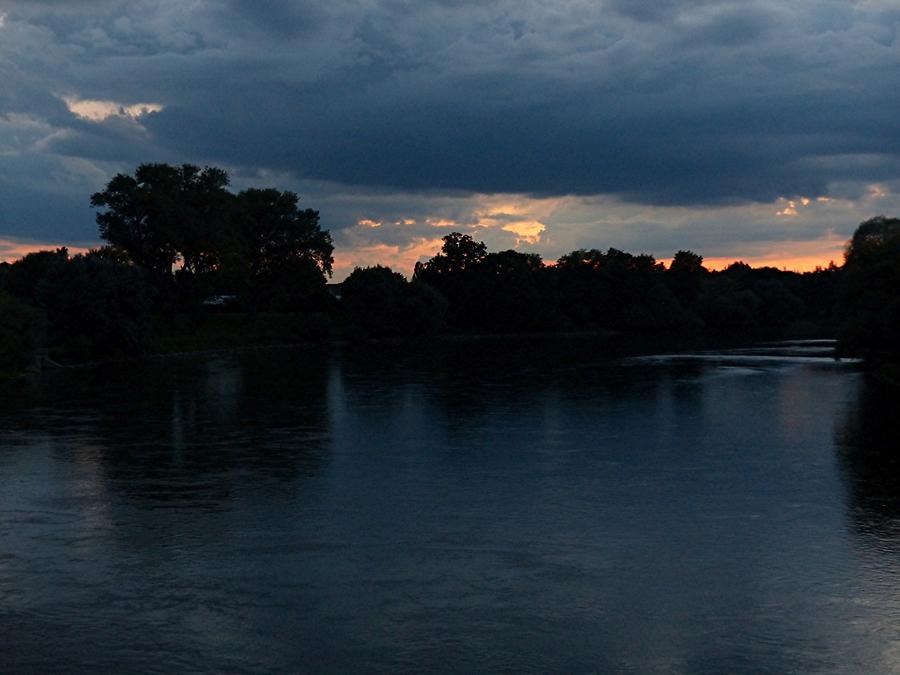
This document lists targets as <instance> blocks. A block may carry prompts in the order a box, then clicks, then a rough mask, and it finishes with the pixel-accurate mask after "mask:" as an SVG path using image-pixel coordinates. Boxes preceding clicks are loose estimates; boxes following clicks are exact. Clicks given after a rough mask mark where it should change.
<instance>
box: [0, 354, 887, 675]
mask: <svg viewBox="0 0 900 675" xmlns="http://www.w3.org/2000/svg"><path fill="white" fill-rule="evenodd" d="M602 352H603V350H602V349H599V348H597V347H596V346H592V345H590V344H589V343H584V342H582V341H577V340H576V341H549V340H517V341H473V342H458V343H453V342H451V343H448V344H446V345H443V346H441V347H432V348H427V349H426V348H402V347H382V348H369V349H366V350H354V349H349V348H345V349H343V350H340V349H335V350H323V351H320V350H302V349H282V350H270V351H261V352H250V353H243V354H226V355H208V356H203V357H196V356H195V357H184V358H168V359H159V360H148V361H144V362H139V363H126V364H113V365H105V366H100V367H96V368H91V369H79V370H71V371H61V372H51V373H47V374H45V375H44V376H43V377H42V378H41V379H40V380H39V381H36V382H31V383H28V384H27V385H23V386H20V387H18V388H17V390H16V391H9V390H7V391H6V392H4V393H3V394H2V395H0V480H2V483H0V485H2V489H0V671H2V672H8V673H13V672H17V673H18V672H41V673H46V672H54V671H72V670H81V671H93V672H117V673H125V672H160V673H171V672H173V671H178V672H184V671H190V672H197V671H216V672H222V671H227V672H310V673H323V672H334V673H348V672H381V673H413V672H465V673H476V672H536V673H537V672H541V673H543V672H566V673H579V672H585V673H588V672H635V673H723V672H746V673H765V672H770V673H785V672H821V673H838V672H867V673H876V672H879V673H880V672H900V433H898V432H900V421H898V419H900V414H898V413H900V399H898V397H897V395H896V394H892V393H891V392H890V391H888V390H885V389H882V388H880V387H879V386H878V385H876V384H874V383H872V382H870V381H869V380H868V379H867V378H866V376H864V375H863V374H862V373H861V372H859V368H858V367H857V365H856V364H853V363H847V362H836V361H834V360H833V359H831V358H830V357H829V354H828V345H827V344H823V343H807V344H797V345H765V346H761V347H759V348H756V349H745V350H730V351H729V350H725V351H720V352H703V353H694V354H677V353H676V354H668V355H661V356H652V357H630V358H612V357H609V356H605V355H604V354H603V353H602Z"/></svg>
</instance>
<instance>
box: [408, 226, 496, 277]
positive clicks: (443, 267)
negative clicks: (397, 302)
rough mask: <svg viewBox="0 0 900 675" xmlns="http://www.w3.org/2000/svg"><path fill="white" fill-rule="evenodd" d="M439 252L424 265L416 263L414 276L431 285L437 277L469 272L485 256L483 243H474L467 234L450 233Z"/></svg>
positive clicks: (485, 248)
mask: <svg viewBox="0 0 900 675" xmlns="http://www.w3.org/2000/svg"><path fill="white" fill-rule="evenodd" d="M443 242H444V243H443V245H442V246H441V252H440V253H438V254H437V255H436V256H434V257H433V258H432V259H431V260H429V261H428V262H426V263H417V264H416V269H415V274H414V276H415V277H417V278H419V279H420V280H423V281H427V282H428V283H432V282H433V281H435V280H436V278H437V277H438V276H441V275H446V274H456V273H459V272H462V271H464V270H470V269H472V268H474V267H476V266H477V265H478V264H479V263H481V262H482V261H483V260H484V259H485V257H486V256H487V246H485V244H484V242H483V241H475V240H474V239H472V237H471V236H469V235H468V234H461V233H459V232H451V233H450V234H448V235H446V236H445V237H443Z"/></svg>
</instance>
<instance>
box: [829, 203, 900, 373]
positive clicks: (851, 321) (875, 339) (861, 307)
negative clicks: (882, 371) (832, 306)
mask: <svg viewBox="0 0 900 675" xmlns="http://www.w3.org/2000/svg"><path fill="white" fill-rule="evenodd" d="M838 295H839V297H838V313H839V317H840V322H841V346H842V350H843V351H845V352H848V353H858V354H865V355H870V356H878V355H890V356H892V357H894V358H896V357H897V356H898V355H900V219H898V218H885V217H884V216H878V217H876V218H871V219H870V220H867V221H865V222H864V223H861V224H860V226H859V227H858V228H857V230H856V232H855V233H854V235H853V238H852V239H851V241H850V245H849V246H848V248H847V254H846V261H845V264H844V276H843V280H842V282H841V285H840V289H839V294H838Z"/></svg>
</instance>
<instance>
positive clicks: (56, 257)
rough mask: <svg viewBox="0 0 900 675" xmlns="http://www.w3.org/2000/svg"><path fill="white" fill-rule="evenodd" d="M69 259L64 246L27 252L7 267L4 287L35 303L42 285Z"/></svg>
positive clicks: (24, 299) (13, 293)
mask: <svg viewBox="0 0 900 675" xmlns="http://www.w3.org/2000/svg"><path fill="white" fill-rule="evenodd" d="M68 261H69V249H67V248H66V247H65V246H63V247H62V248H58V249H56V250H55V251H35V252H33V253H28V254H27V255H25V256H23V257H22V258H20V259H19V260H17V261H15V262H14V263H13V264H11V265H9V267H7V271H6V275H5V280H4V289H5V290H6V291H7V292H9V293H11V294H12V295H14V296H16V297H17V298H19V299H20V300H23V301H25V302H27V303H29V304H31V305H35V304H37V299H38V297H39V295H40V293H41V290H42V287H43V286H46V285H47V283H48V282H49V280H50V279H52V278H54V277H56V276H57V275H58V274H59V273H60V270H62V269H64V268H65V266H66V265H67V263H68Z"/></svg>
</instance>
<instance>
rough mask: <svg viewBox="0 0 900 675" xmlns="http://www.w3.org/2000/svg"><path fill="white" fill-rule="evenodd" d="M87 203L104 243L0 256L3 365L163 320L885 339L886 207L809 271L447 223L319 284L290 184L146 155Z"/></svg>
mask: <svg viewBox="0 0 900 675" xmlns="http://www.w3.org/2000/svg"><path fill="white" fill-rule="evenodd" d="M91 204H92V206H93V207H95V208H96V209H97V216H96V217H97V224H98V226H99V231H100V236H101V238H102V239H103V240H104V241H105V245H104V246H102V247H100V248H97V249H94V250H91V251H89V252H88V253H85V254H79V255H74V256H72V255H70V254H69V252H68V251H67V250H66V249H65V248H61V249H57V250H55V251H40V252H36V253H31V254H28V255H26V256H24V257H23V258H22V259H20V260H18V261H16V262H14V263H12V264H5V263H4V264H3V265H0V368H2V370H3V372H6V373H11V372H15V371H17V370H20V369H22V368H23V367H25V366H27V364H28V363H29V362H31V361H32V360H33V358H34V354H35V352H36V351H38V350H43V351H44V352H46V353H48V354H50V355H51V356H55V357H56V358H59V359H68V360H69V361H84V360H91V359H100V358H107V357H115V356H130V355H139V354H142V353H147V352H148V351H160V349H161V342H160V341H161V340H162V341H163V342H164V341H165V339H166V338H167V337H171V336H172V335H182V336H188V337H190V338H191V339H192V340H193V342H188V343H187V344H191V345H193V346H195V347H196V346H201V347H202V346H204V342H203V340H204V339H208V336H209V335H211V333H210V330H212V328H211V327H218V330H219V334H220V335H219V337H221V335H225V334H228V335H230V338H229V339H231V340H232V344H233V343H234V342H235V341H237V342H240V341H242V340H248V341H257V342H266V341H274V342H278V341H291V340H298V339H324V338H326V337H343V338H350V339H366V338H410V337H429V336H435V335H438V334H441V333H457V334H459V333H462V334H486V333H522V332H548V333H549V332H569V331H592V332H593V331H596V332H605V333H618V334H642V335H660V336H671V335H677V334H688V335H704V336H707V337H712V338H728V337H735V336H738V337H741V338H744V339H751V338H772V339H774V338H783V337H818V336H823V335H825V336H827V335H839V336H840V337H841V348H842V350H843V352H844V353H855V354H865V355H868V356H870V357H875V358H880V357H883V356H887V357H889V358H896V357H897V356H898V348H900V347H898V345H900V220H898V219H891V218H885V217H883V216H882V217H878V218H873V219H871V220H868V221H866V222H865V223H863V224H861V225H860V226H859V228H858V229H857V231H856V233H855V234H854V236H853V239H852V240H851V241H850V243H849V244H848V248H847V254H846V260H845V263H844V265H843V266H841V267H838V266H835V265H834V264H832V265H830V266H829V267H827V268H822V269H817V270H816V271H814V272H807V273H796V272H788V271H784V270H778V269H775V268H770V267H762V268H752V267H750V266H749V265H747V264H745V263H742V262H735V263H733V264H732V265H730V266H729V267H727V268H726V269H724V270H721V271H711V270H708V269H707V268H706V267H704V265H703V258H702V257H701V256H700V255H698V254H696V253H694V252H692V251H686V250H682V251H678V252H677V253H676V254H675V256H674V258H673V260H672V262H671V264H669V265H668V266H666V265H664V264H663V263H661V262H659V261H657V260H656V259H655V258H654V257H653V256H651V255H647V254H637V255H635V254H631V253H628V252H625V251H620V250H617V249H615V248H609V249H606V250H598V249H580V250H577V251H572V252H571V253H568V254H566V255H564V256H562V257H561V258H559V259H558V260H557V261H555V262H553V263H550V264H547V263H545V262H544V261H543V260H542V259H541V257H540V256H539V255H537V254H533V253H522V252H519V251H515V250H507V251H499V252H489V251H488V250H487V247H486V246H485V244H484V243H483V242H480V241H477V240H475V239H473V238H472V237H471V236H469V235H466V234H461V233H458V232H454V233H451V234H448V235H447V236H446V237H444V239H443V246H442V248H441V250H440V252H438V253H437V254H436V255H435V256H433V257H432V258H431V259H429V260H427V261H425V262H422V263H419V264H417V265H416V266H415V269H414V271H413V274H412V278H411V279H410V280H407V279H406V277H404V276H403V275H402V274H400V273H398V272H396V271H394V270H391V269H390V268H387V267H382V266H374V267H368V268H357V269H355V270H354V271H353V272H352V273H351V274H350V275H349V276H348V277H347V279H346V280H345V281H344V282H343V284H340V291H339V293H329V292H328V290H329V289H328V287H327V281H328V279H329V278H330V276H331V273H332V266H333V252H334V246H333V242H332V239H331V236H330V234H329V232H328V231H327V230H323V229H322V227H321V226H320V222H319V213H318V212H317V211H315V210H313V209H309V208H301V206H300V205H299V199H298V197H297V195H296V194H294V193H292V192H287V191H281V190H278V189H275V188H262V189H260V188H251V189H247V190H243V191H240V192H237V193H235V192H232V191H231V190H229V177H228V174H227V173H226V172H225V171H223V170H221V169H217V168H211V167H206V168H202V169H201V168H199V167H196V166H193V165H183V166H180V167H173V166H170V165H166V164H144V165H141V166H140V167H138V169H137V170H136V171H135V173H134V174H133V175H126V174H119V175H117V176H115V177H114V178H113V179H112V180H110V181H109V182H108V184H107V185H106V186H105V188H104V189H103V190H102V191H100V192H97V193H96V194H94V195H92V197H91ZM332 290H333V289H332ZM337 296H339V297H340V300H338V299H337ZM204 335H206V336H207V338H204V337H203V336H204ZM217 339H218V338H217ZM173 344H174V343H173Z"/></svg>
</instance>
